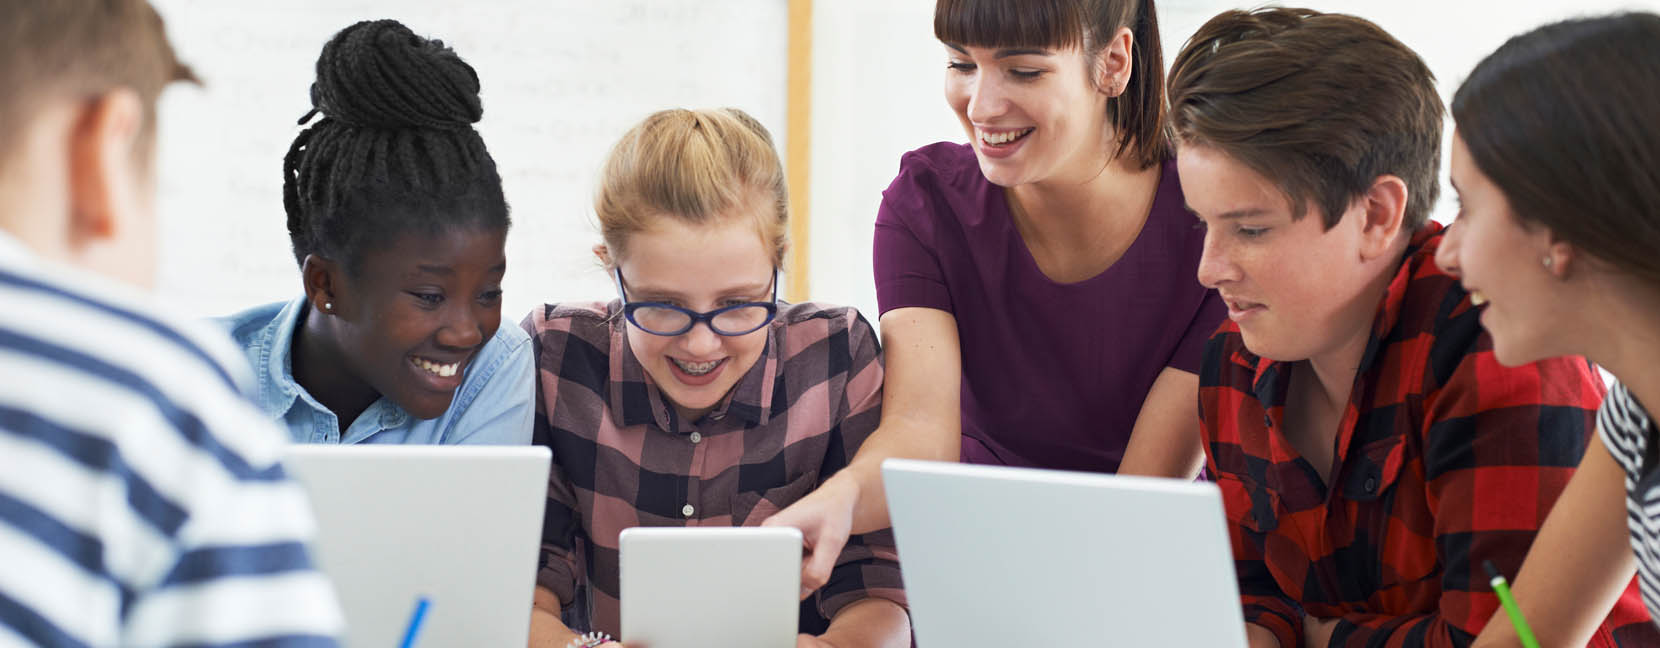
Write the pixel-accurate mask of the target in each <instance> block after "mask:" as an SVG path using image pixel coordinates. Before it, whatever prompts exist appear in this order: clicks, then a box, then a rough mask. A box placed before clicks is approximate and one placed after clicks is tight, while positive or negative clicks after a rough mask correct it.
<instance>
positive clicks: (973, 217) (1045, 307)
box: [875, 142, 1227, 472]
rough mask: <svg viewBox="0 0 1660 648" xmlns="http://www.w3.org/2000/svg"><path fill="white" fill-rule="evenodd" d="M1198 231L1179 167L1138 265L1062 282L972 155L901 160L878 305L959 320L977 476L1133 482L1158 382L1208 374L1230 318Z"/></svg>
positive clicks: (952, 149)
mask: <svg viewBox="0 0 1660 648" xmlns="http://www.w3.org/2000/svg"><path fill="white" fill-rule="evenodd" d="M1196 222H1197V221H1196V220H1195V219H1194V217H1193V215H1192V214H1189V213H1188V212H1187V209H1186V206H1185V202H1184V200H1183V198H1182V190H1181V185H1180V183H1179V182H1178V181H1177V179H1176V164H1175V162H1173V161H1172V162H1166V163H1165V164H1164V176H1163V178H1162V179H1161V180H1160V181H1159V188H1158V195H1157V197H1156V198H1154V200H1153V210H1152V213H1150V214H1149V215H1148V217H1147V223H1146V224H1145V225H1143V226H1142V228H1141V234H1140V235H1138V236H1137V238H1136V240H1135V242H1134V243H1132V244H1131V245H1130V247H1129V249H1128V250H1125V251H1124V255H1123V256H1122V257H1120V258H1119V259H1118V261H1117V262H1115V263H1113V265H1112V267H1110V268H1107V269H1106V270H1105V271H1103V272H1102V273H1101V274H1098V275H1096V276H1094V277H1091V278H1089V279H1085V280H1083V281H1080V282H1077V283H1071V284H1062V283H1057V282H1055V281H1053V280H1050V279H1049V277H1048V276H1046V275H1044V274H1043V272H1042V271H1041V270H1039V269H1038V266H1037V262H1036V261H1035V260H1034V259H1033V258H1032V255H1031V252H1029V251H1028V250H1027V249H1026V243H1025V241H1024V240H1022V239H1021V237H1020V233H1019V232H1018V231H1017V230H1016V229H1015V227H1014V220H1013V217H1012V216H1011V214H1010V213H1009V205H1008V202H1007V200H1006V199H1005V197H1004V190H1003V188H1002V187H999V186H997V185H994V184H992V183H991V182H989V181H987V180H986V178H985V176H984V175H981V173H980V166H979V163H978V162H977V161H976V160H975V158H974V150H973V149H972V148H970V147H968V146H966V145H962V144H952V143H949V142H942V143H939V144H933V145H929V146H925V147H922V148H920V149H917V150H915V151H911V152H910V153H906V154H905V156H904V157H903V158H901V159H900V162H899V177H898V178H895V179H894V181H893V184H892V185H889V186H888V190H887V191H885V192H883V194H882V207H881V210H880V211H879V212H878V213H877V215H876V243H875V267H876V298H877V302H878V304H879V306H880V308H881V311H882V312H883V313H886V312H888V311H890V310H893V309H895V308H903V307H907V306H921V307H926V308H937V309H939V310H943V311H946V312H949V313H951V314H952V315H954V316H955V317H956V319H957V335H958V336H959V338H960V339H961V345H962V363H963V388H962V427H963V461H965V462H970V463H987V464H1004V465H1011V466H1038V467H1044V468H1060V469H1067V470H1091V471H1099V472H1116V471H1117V470H1118V463H1119V461H1120V460H1122V459H1123V458H1124V448H1125V446H1126V445H1127V444H1128V443H1129V439H1130V431H1131V429H1132V428H1133V427H1134V426H1135V421H1136V416H1137V415H1138V414H1139V413H1140V411H1141V403H1142V401H1144V400H1146V398H1147V391H1148V390H1149V389H1151V388H1152V386H1153V380H1154V379H1155V378H1157V377H1158V375H1159V372H1160V371H1162V370H1163V369H1164V368H1165V367H1174V368H1177V369H1181V370H1183V371H1188V372H1193V373H1197V372H1198V370H1199V361H1200V357H1201V354H1202V353H1203V352H1204V345H1205V341H1206V340H1207V339H1209V338H1210V335H1211V333H1213V332H1215V331H1216V328H1217V325H1218V324H1220V323H1221V321H1222V318H1223V317H1224V316H1226V315H1227V310H1226V308H1225V307H1224V306H1223V305H1222V301H1221V299H1220V298H1218V297H1217V296H1216V293H1215V291H1211V290H1207V289H1205V287H1204V286H1201V285H1199V281H1198V279H1197V278H1196V271H1197V269H1198V264H1199V256H1200V254H1201V253H1202V251H1203V246H1204V238H1205V233H1204V230H1202V229H1199V228H1197V227H1196V226H1195V223H1196ZM1195 407H1197V405H1196V404H1195ZM1194 433H1195V434H1197V433H1198V430H1197V429H1195V430H1194Z"/></svg>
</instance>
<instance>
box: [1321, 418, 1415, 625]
mask: <svg viewBox="0 0 1660 648" xmlns="http://www.w3.org/2000/svg"><path fill="white" fill-rule="evenodd" d="M1357 450H1358V452H1357V453H1355V454H1354V455H1353V460H1352V461H1351V462H1350V463H1349V465H1348V469H1347V470H1345V471H1344V475H1343V481H1342V483H1341V484H1340V485H1339V486H1340V488H1341V489H1342V490H1341V491H1340V493H1341V495H1342V497H1343V499H1345V500H1348V503H1349V506H1350V510H1351V511H1352V512H1353V515H1354V526H1355V531H1354V533H1355V536H1356V537H1367V538H1372V539H1373V542H1374V543H1376V544H1375V549H1374V550H1373V551H1371V552H1357V553H1351V554H1350V556H1351V557H1352V558H1355V559H1358V560H1364V561H1366V563H1367V564H1348V565H1340V568H1341V569H1342V571H1343V572H1344V573H1345V574H1347V575H1348V576H1347V577H1348V578H1350V579H1352V580H1353V581H1356V584H1359V585H1362V586H1363V587H1362V589H1363V590H1366V591H1375V592H1377V594H1378V595H1379V596H1381V597H1383V599H1390V600H1393V599H1396V598H1403V597H1404V598H1412V596H1413V595H1414V592H1415V591H1416V590H1417V588H1419V587H1420V586H1421V585H1419V584H1420V583H1422V582H1423V581H1425V580H1426V579H1433V578H1435V577H1436V576H1437V575H1438V573H1439V569H1440V560H1439V553H1438V551H1437V549H1436V545H1435V532H1434V519H1433V518H1432V517H1431V516H1430V514H1429V503H1428V500H1427V495H1426V494H1425V493H1424V491H1423V489H1422V488H1413V487H1411V486H1410V482H1407V483H1403V475H1405V474H1407V472H1408V471H1406V470H1405V467H1406V463H1407V462H1406V451H1407V446H1406V443H1405V442H1404V439H1403V438H1402V437H1401V436H1399V435H1394V436H1391V437H1389V438H1385V439H1379V440H1376V441H1372V442H1370V443H1367V444H1365V445H1362V446H1360V447H1359V448H1357ZM1367 574H1369V575H1370V577H1371V580H1372V582H1371V583H1364V582H1363V581H1364V579H1365V578H1366V576H1365V575H1367ZM1394 589H1399V591H1395V592H1391V591H1390V590H1394ZM1380 600H1381V599H1380Z"/></svg>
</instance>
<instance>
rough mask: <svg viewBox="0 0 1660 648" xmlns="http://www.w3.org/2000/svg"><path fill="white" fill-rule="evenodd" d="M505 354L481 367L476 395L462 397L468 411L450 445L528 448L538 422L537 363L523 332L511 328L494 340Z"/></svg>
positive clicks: (458, 418) (461, 400)
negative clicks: (532, 423) (533, 423)
mask: <svg viewBox="0 0 1660 648" xmlns="http://www.w3.org/2000/svg"><path fill="white" fill-rule="evenodd" d="M491 343H492V344H495V343H500V344H501V348H502V352H501V353H500V354H499V355H497V356H496V357H494V358H490V361H491V362H490V363H489V364H488V365H486V366H482V367H479V369H480V370H481V375H480V376H479V380H478V383H477V387H476V389H477V390H478V391H477V392H476V393H475V394H458V395H457V399H458V400H459V401H460V402H459V403H458V405H460V406H461V407H465V408H466V410H465V411H463V412H461V414H460V416H458V417H457V418H456V422H455V426H454V428H453V430H454V432H453V436H450V435H447V436H448V438H446V439H445V442H446V443H449V444H467V445H528V444H529V443H530V437H531V422H532V421H533V420H534V419H535V418H536V389H535V387H536V381H535V376H536V359H535V358H534V357H533V353H534V351H533V350H532V348H531V344H530V339H529V338H528V337H526V335H525V334H524V332H523V331H522V330H520V329H517V328H513V327H507V328H503V329H501V331H500V332H499V333H498V334H497V335H496V336H495V338H494V339H492V340H491Z"/></svg>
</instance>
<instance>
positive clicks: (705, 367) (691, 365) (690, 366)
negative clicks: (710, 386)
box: [669, 356, 726, 376]
mask: <svg viewBox="0 0 1660 648" xmlns="http://www.w3.org/2000/svg"><path fill="white" fill-rule="evenodd" d="M669 362H673V363H674V366H676V367H679V368H680V370H681V371H684V372H686V375H689V376H705V375H708V374H709V372H711V371H714V370H715V369H717V368H719V367H720V366H721V363H723V362H726V358H721V359H719V360H713V361H710V362H686V361H683V360H681V359H679V358H675V357H672V356H671V357H670V358H669Z"/></svg>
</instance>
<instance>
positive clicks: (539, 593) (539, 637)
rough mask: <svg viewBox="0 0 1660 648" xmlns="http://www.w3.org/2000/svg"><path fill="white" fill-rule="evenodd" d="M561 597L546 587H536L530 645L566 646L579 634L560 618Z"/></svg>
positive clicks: (538, 646) (556, 647) (534, 646)
mask: <svg viewBox="0 0 1660 648" xmlns="http://www.w3.org/2000/svg"><path fill="white" fill-rule="evenodd" d="M559 611H560V608H559V597H558V596H555V595H554V593H553V592H552V591H550V590H548V589H547V588H545V587H540V586H538V587H537V588H536V598H535V602H534V605H533V606H532V607H531V609H530V647H529V648H565V646H568V645H570V643H571V642H572V641H574V640H575V639H576V638H577V637H578V636H579V635H578V634H577V633H576V632H574V631H572V630H571V629H570V628H567V627H565V622H564V621H563V620H561V619H560V618H559Z"/></svg>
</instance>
